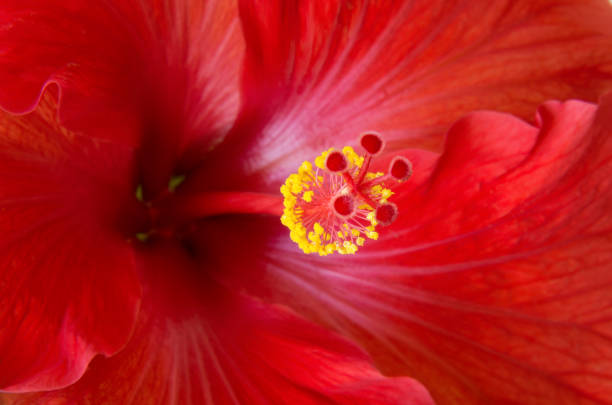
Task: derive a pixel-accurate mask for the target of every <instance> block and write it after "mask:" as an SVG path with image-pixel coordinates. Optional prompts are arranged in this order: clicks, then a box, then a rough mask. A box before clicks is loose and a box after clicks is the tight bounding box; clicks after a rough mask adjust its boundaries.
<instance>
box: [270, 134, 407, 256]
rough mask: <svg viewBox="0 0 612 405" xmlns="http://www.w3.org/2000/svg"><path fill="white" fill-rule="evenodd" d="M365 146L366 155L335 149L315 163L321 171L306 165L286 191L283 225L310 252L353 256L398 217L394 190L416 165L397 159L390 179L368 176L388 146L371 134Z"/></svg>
mask: <svg viewBox="0 0 612 405" xmlns="http://www.w3.org/2000/svg"><path fill="white" fill-rule="evenodd" d="M360 144H361V146H362V147H363V149H364V150H365V154H364V156H359V155H357V154H356V153H355V151H354V150H353V148H351V147H349V146H347V147H344V148H343V149H342V151H337V150H334V149H333V148H331V149H329V150H327V151H325V152H323V153H322V154H321V155H320V156H319V157H317V158H316V159H315V167H316V168H314V167H313V165H312V163H310V162H308V161H306V162H304V163H302V165H301V166H300V167H299V169H298V172H297V173H294V174H291V175H290V176H289V177H288V178H287V180H286V181H285V184H284V185H283V186H282V187H281V193H282V194H283V197H284V202H283V204H284V211H283V216H282V217H281V222H282V223H283V224H284V225H285V226H287V227H288V228H289V229H290V230H291V232H290V237H291V239H292V240H293V241H294V242H295V243H297V244H298V246H299V247H300V249H302V251H303V252H304V253H318V254H319V255H322V256H324V255H328V254H331V253H334V252H338V253H340V254H353V253H355V252H356V251H357V249H358V248H359V247H360V246H363V245H364V243H365V240H366V239H377V238H378V232H377V231H376V230H375V229H376V226H377V225H389V224H391V223H392V222H393V221H394V220H395V218H396V217H397V214H398V208H397V206H396V205H395V204H393V203H390V202H388V199H389V198H390V197H391V196H392V195H393V192H392V191H391V190H390V188H388V187H389V184H395V183H397V182H402V181H405V180H407V179H408V178H409V177H410V175H411V174H412V165H411V163H410V161H409V160H408V159H406V158H404V157H402V156H396V157H395V158H394V159H393V160H392V161H391V164H390V166H389V173H388V174H387V175H385V174H384V173H381V172H376V173H372V172H368V169H369V166H370V162H371V160H372V157H374V156H376V155H378V154H379V153H380V152H381V151H382V149H383V147H384V142H383V140H382V138H381V137H380V135H378V134H377V133H374V132H369V133H365V134H363V135H362V136H361V138H360Z"/></svg>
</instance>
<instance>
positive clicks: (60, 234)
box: [0, 89, 141, 391]
mask: <svg viewBox="0 0 612 405" xmlns="http://www.w3.org/2000/svg"><path fill="white" fill-rule="evenodd" d="M56 99H57V92H54V91H52V90H51V89H50V90H49V91H48V92H47V93H46V94H45V96H43V99H42V101H41V103H40V105H39V106H38V107H37V109H36V110H35V111H34V112H32V113H30V114H28V115H25V116H14V115H11V114H7V113H2V114H1V115H0V229H2V232H1V233H0V268H1V269H2V271H1V272H0V324H1V325H2V328H0V389H1V390H8V391H30V390H40V389H54V388H58V387H63V386H66V385H68V384H71V383H73V382H74V381H76V380H77V379H78V378H79V377H80V376H81V374H82V373H83V372H84V370H85V368H86V367H87V364H88V363H89V361H90V360H91V358H92V357H93V356H94V355H95V354H97V353H102V354H105V355H112V354H114V353H116V352H117V351H118V350H120V349H121V348H123V346H124V345H125V344H126V342H127V340H128V338H129V336H130V335H131V332H132V330H133V326H134V322H135V318H136V315H137V312H138V307H139V304H140V294H141V286H140V283H139V280H138V279H137V274H136V272H135V269H134V264H133V255H132V253H131V250H130V248H129V245H128V244H127V243H126V240H125V235H124V234H123V228H122V227H123V226H124V225H125V226H128V227H129V224H119V221H118V213H119V211H120V210H122V209H124V208H125V206H129V198H127V199H126V198H124V197H125V196H128V197H130V198H133V196H132V188H131V187H132V186H133V185H132V181H133V179H132V178H131V177H129V176H128V173H129V168H130V166H132V165H133V160H132V159H131V155H132V152H133V151H132V150H131V149H127V148H125V147H123V146H120V145H116V144H110V143H108V142H105V141H102V140H98V139H92V138H87V137H83V136H81V135H78V134H75V133H73V132H70V131H68V130H66V129H65V128H64V127H62V126H61V125H59V124H58V122H57V108H56ZM122 196H123V197H122Z"/></svg>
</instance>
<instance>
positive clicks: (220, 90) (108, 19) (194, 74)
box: [0, 0, 244, 193]
mask: <svg viewBox="0 0 612 405" xmlns="http://www.w3.org/2000/svg"><path fill="white" fill-rule="evenodd" d="M243 48H244V46H243V39H242V33H241V30H240V25H239V20H238V15H237V6H236V4H235V3H234V2H233V1H207V0H190V1H180V2H174V1H172V2H168V1H165V0H148V1H137V0H128V1H122V2H108V1H103V0H94V1H86V0H69V1H63V0H61V1H56V0H52V1H44V0H27V1H12V0H9V1H6V2H3V3H2V5H0V54H1V55H2V60H3V62H2V64H1V65H0V106H2V107H3V108H5V109H7V110H9V111H13V112H15V111H17V112H22V111H28V110H31V109H32V108H34V106H35V105H36V102H37V100H38V97H39V94H40V92H41V88H42V87H43V85H44V84H45V83H48V82H49V81H51V82H55V83H58V84H59V85H60V87H61V89H62V102H61V111H60V113H61V114H60V115H61V118H62V123H63V124H64V125H66V126H68V127H69V128H71V129H78V130H83V131H85V132H86V133H87V134H88V135H90V136H95V137H99V138H110V139H114V140H118V141H120V142H123V143H126V144H129V145H142V151H141V154H142V158H141V163H142V165H143V166H146V168H147V169H144V168H143V169H142V176H143V182H144V183H145V186H146V188H147V190H146V191H147V192H148V193H152V192H155V191H157V190H158V189H160V188H161V187H165V185H166V183H167V181H168V177H169V176H170V175H172V174H173V173H172V172H173V171H174V170H179V171H180V170H186V169H187V168H189V167H190V166H192V165H194V164H195V163H196V162H197V160H198V159H201V155H202V151H205V150H208V149H210V148H211V147H214V146H215V145H216V144H217V143H218V142H219V141H220V140H221V139H222V138H223V137H224V136H225V133H226V132H227V130H228V129H229V127H230V126H231V125H232V124H233V121H234V119H235V116H236V114H237V111H238V103H239V92H238V83H239V78H240V68H241V61H242V57H243ZM117 128H122V130H121V131H117ZM187 145H189V146H190V151H189V154H188V156H184V158H183V159H182V161H181V163H180V165H179V163H178V162H177V160H178V158H179V157H180V156H182V155H183V154H184V153H186V152H185V149H186V146H187ZM153 163H154V165H155V166H154V167H155V170H153V168H152V165H153ZM179 166H180V167H179Z"/></svg>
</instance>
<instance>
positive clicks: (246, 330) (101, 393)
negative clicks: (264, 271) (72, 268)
mask: <svg viewBox="0 0 612 405" xmlns="http://www.w3.org/2000/svg"><path fill="white" fill-rule="evenodd" d="M140 263H142V265H143V268H142V271H143V272H144V273H146V275H147V282H146V293H145V298H144V301H143V310H142V315H141V317H140V321H139V326H138V327H137V331H136V333H135V335H134V337H133V338H132V339H131V341H130V343H129V345H128V346H127V347H126V348H125V349H124V350H123V351H122V352H121V353H119V354H118V355H116V356H113V357H112V358H110V359H103V358H98V359H96V360H94V361H93V362H92V363H91V367H90V370H89V371H88V372H87V374H86V375H85V376H84V377H83V378H82V379H81V380H80V381H78V382H77V383H76V384H74V385H73V386H71V387H69V388H67V389H64V390H59V391H55V392H48V393H40V394H32V395H22V396H13V397H11V396H6V397H5V399H6V400H7V403H8V404H11V405H16V404H47V403H63V401H68V402H70V401H72V400H74V399H76V398H78V399H79V401H80V402H82V403H109V404H147V405H156V404H159V405H162V404H163V405H173V404H185V405H188V404H194V405H195V404H213V403H214V404H237V403H240V404H269V403H287V404H313V405H314V404H347V405H348V404H353V403H355V402H356V401H357V402H360V401H366V402H367V403H368V404H379V405H389V404H405V403H410V404H414V405H432V404H433V401H432V400H431V398H430V396H429V394H428V393H427V391H426V390H425V389H424V388H423V387H422V386H421V385H420V384H419V383H417V382H415V381H414V380H411V379H409V378H386V377H383V376H381V375H380V374H379V373H378V371H376V370H375V369H374V368H373V367H372V365H371V363H370V362H369V359H368V357H367V356H366V355H365V354H364V353H363V352H362V351H360V350H359V349H357V348H356V347H355V346H353V345H352V344H350V343H348V342H347V341H345V340H343V339H342V338H340V337H338V336H335V335H334V334H333V333H331V332H329V331H326V330H324V329H322V328H320V327H318V326H315V325H313V324H311V323H309V322H306V321H304V320H302V319H300V318H298V317H297V316H296V315H295V314H293V313H291V312H290V311H288V310H287V309H284V308H281V307H275V306H269V305H265V304H263V303H261V302H258V301H256V300H254V299H252V298H248V297H246V296H242V295H241V294H239V293H237V292H235V291H231V290H226V289H224V288H223V287H221V286H219V285H216V284H215V283H214V282H213V281H212V280H208V281H207V278H206V276H205V275H203V272H202V270H203V269H202V268H201V265H200V264H198V263H197V261H194V260H193V257H189V256H188V255H186V254H185V251H184V250H183V249H182V248H180V247H177V246H173V245H169V244H165V243H161V244H160V245H155V246H150V249H148V248H147V249H144V250H143V251H142V252H141V261H140Z"/></svg>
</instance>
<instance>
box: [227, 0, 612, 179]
mask: <svg viewBox="0 0 612 405" xmlns="http://www.w3.org/2000/svg"><path fill="white" fill-rule="evenodd" d="M241 15H242V19H243V26H244V30H245V37H246V39H247V62H246V77H245V80H244V91H245V94H246V103H245V106H244V110H243V117H242V118H243V121H242V124H241V126H239V127H238V129H239V130H237V132H236V134H237V135H240V136H239V137H238V138H237V139H236V145H235V147H236V148H240V146H241V145H242V146H243V147H245V146H247V147H248V152H245V153H248V154H249V155H250V156H252V158H249V159H243V160H242V163H241V164H242V165H243V166H246V167H244V170H245V171H246V172H248V173H257V172H258V171H261V172H262V173H261V174H260V176H261V181H262V182H267V184H276V183H278V181H280V180H282V179H280V176H281V173H288V172H290V171H291V170H292V169H293V168H294V166H295V162H296V161H303V160H306V159H308V158H311V157H312V156H316V154H317V153H319V152H320V151H321V150H322V149H325V148H326V147H328V146H337V145H343V144H345V142H350V143H354V142H355V140H356V139H357V135H358V134H359V133H361V132H363V131H367V130H376V131H379V132H381V133H382V134H383V136H384V138H385V140H386V141H387V142H388V148H398V147H401V146H404V147H406V146H407V145H415V144H417V143H418V144H419V145H421V146H423V145H428V146H430V147H432V146H437V145H439V144H440V143H441V141H442V137H441V135H442V134H443V133H444V132H445V131H446V130H447V129H448V127H449V126H450V124H451V123H453V122H454V121H455V120H456V119H457V118H458V117H460V116H462V115H464V114H465V113H467V112H469V111H473V110H479V109H491V110H497V111H507V112H511V113H513V114H516V115H519V116H521V117H523V118H528V119H531V118H532V114H533V110H534V109H535V107H536V106H537V105H538V104H539V103H541V102H543V101H545V100H548V99H565V98H569V97H576V98H580V99H584V100H588V101H596V100H597V98H598V96H599V95H601V94H602V91H603V90H604V89H606V88H611V87H612V69H611V66H612V64H611V62H612V54H611V53H610V52H609V49H612V35H610V34H612V32H611V30H610V27H611V26H612V10H611V9H610V6H609V4H608V2H606V1H603V0H570V1H563V2H559V1H557V0H538V1H533V0H519V1H517V0H503V1H495V2H487V1H460V0H447V1H442V0H440V1H429V0H426V1H402V2H390V1H382V2H369V1H353V2H351V3H350V4H348V3H346V2H345V1H339V0H336V1H323V2H321V1H309V0H306V1H300V2H286V1H284V0H277V1H256V0H244V1H242V2H241ZM249 135H252V136H253V139H254V140H253V143H254V144H252V143H248V144H247V143H245V141H244V139H245V137H247V136H249ZM255 137H257V138H256V139H255ZM428 137H431V138H428ZM240 143H241V144H240ZM241 156H242V155H241ZM271 168H273V169H271ZM277 173H278V175H277Z"/></svg>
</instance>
